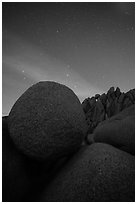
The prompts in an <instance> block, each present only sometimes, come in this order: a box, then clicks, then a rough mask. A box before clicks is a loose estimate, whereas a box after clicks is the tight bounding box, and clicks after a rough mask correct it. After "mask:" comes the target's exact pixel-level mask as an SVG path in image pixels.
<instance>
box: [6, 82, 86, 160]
mask: <svg viewBox="0 0 137 204" xmlns="http://www.w3.org/2000/svg"><path fill="white" fill-rule="evenodd" d="M8 126H9V131H10V135H11V138H12V140H13V141H14V143H15V145H16V146H17V148H19V149H20V150H21V151H22V152H23V153H24V154H26V155H28V156H29V157H32V158H34V159H38V160H52V159H55V158H59V157H62V156H63V155H68V154H70V153H72V152H73V151H76V149H77V148H79V147H80V144H81V143H82V140H83V139H84V137H85V135H86V132H87V124H86V121H85V114H84V112H83V109H82V107H81V104H80V101H79V100H78V98H77V96H76V95H75V94H74V92H73V91H72V90H70V89H69V88H68V87H66V86H64V85H61V84H58V83H55V82H50V81H45V82H39V83H37V84H35V85H33V86H32V87H30V88H29V89H28V90H27V91H26V92H25V93H24V94H23V95H22V96H21V97H20V98H19V99H18V100H17V102H16V103H15V104H14V106H13V107H12V109H11V112H10V114H9V118H8Z"/></svg>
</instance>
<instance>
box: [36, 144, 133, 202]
mask: <svg viewBox="0 0 137 204" xmlns="http://www.w3.org/2000/svg"><path fill="white" fill-rule="evenodd" d="M134 165H135V161H134V156H131V155H130V154H128V153H126V152H123V151H120V150H118V149H116V148H114V147H112V146H111V145H107V144H101V143H95V144H92V145H89V146H85V147H83V148H82V149H81V150H80V151H79V152H78V153H76V154H75V155H74V157H73V158H71V160H70V161H69V162H68V163H67V164H66V165H65V166H64V168H63V169H62V170H61V171H60V173H59V174H58V175H57V177H56V178H55V179H54V180H53V181H52V182H51V184H50V185H49V186H48V189H46V190H45V191H43V193H42V195H41V200H40V201H42V202H131V201H132V202H134V200H135V192H134V190H135V169H134V168H135V166H134Z"/></svg>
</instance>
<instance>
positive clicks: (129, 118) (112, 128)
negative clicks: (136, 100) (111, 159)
mask: <svg viewBox="0 0 137 204" xmlns="http://www.w3.org/2000/svg"><path fill="white" fill-rule="evenodd" d="M93 139H94V142H103V143H107V144H111V145H113V146H115V147H117V148H119V149H121V150H124V151H126V152H128V153H131V154H133V155H134V154H135V106H134V105H132V106H130V107H129V108H126V109H125V110H123V111H122V112H120V113H119V114H117V115H115V116H113V117H111V118H110V119H108V120H106V121H103V122H102V123H100V124H99V125H98V126H97V128H96V129H95V130H94V132H93V134H91V135H89V136H88V137H87V140H88V141H89V143H90V142H91V143H92V142H93Z"/></svg>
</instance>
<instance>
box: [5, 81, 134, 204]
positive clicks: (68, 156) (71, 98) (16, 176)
mask: <svg viewBox="0 0 137 204" xmlns="http://www.w3.org/2000/svg"><path fill="white" fill-rule="evenodd" d="M2 200H3V202H36V201H37V202H40V201H42V202H51V201H52V202H134V201H135V89H133V90H130V91H128V92H127V93H121V91H120V89H119V88H118V87H117V88H116V90H115V89H114V87H111V88H110V89H109V90H108V92H107V94H105V93H103V94H96V95H95V96H94V97H91V98H87V99H85V100H84V101H83V103H82V105H81V103H80V101H79V99H78V97H77V96H76V95H75V94H74V92H73V91H72V90H71V89H69V88H68V87H66V86H64V85H62V84H59V83H56V82H51V81H45V82H39V83H37V84H35V85H33V86H32V87H30V88H29V89H28V90H27V91H26V92H25V93H24V94H23V95H22V96H21V97H20V98H19V99H18V100H17V101H16V103H15V104H14V106H13V107H12V109H11V111H10V114H9V116H7V117H2Z"/></svg>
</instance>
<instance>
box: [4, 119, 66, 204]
mask: <svg viewBox="0 0 137 204" xmlns="http://www.w3.org/2000/svg"><path fill="white" fill-rule="evenodd" d="M7 119H8V117H3V118H2V201H3V202H29V201H35V199H36V198H37V197H38V196H39V193H40V192H41V191H42V189H43V187H44V188H45V185H48V183H49V182H50V181H51V180H52V179H53V177H54V176H55V175H56V174H57V172H58V171H59V170H60V168H61V167H62V166H63V165H64V163H65V162H66V160H67V159H68V158H61V159H59V160H57V161H54V163H53V162H50V161H49V162H40V161H35V160H32V159H30V158H28V157H27V156H25V155H24V154H22V153H21V152H20V151H19V150H18V149H17V148H16V147H15V145H14V143H13V141H12V139H11V138H10V135H9V131H8V125H7Z"/></svg>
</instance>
